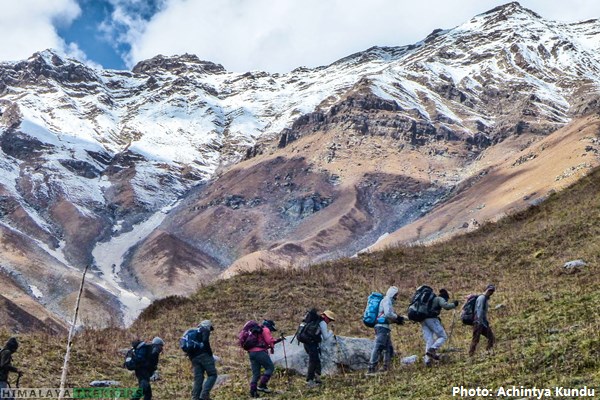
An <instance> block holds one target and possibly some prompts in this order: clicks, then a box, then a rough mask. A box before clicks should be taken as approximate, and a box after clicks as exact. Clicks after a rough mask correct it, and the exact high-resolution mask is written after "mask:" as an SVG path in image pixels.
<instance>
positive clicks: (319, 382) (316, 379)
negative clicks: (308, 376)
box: [315, 374, 323, 385]
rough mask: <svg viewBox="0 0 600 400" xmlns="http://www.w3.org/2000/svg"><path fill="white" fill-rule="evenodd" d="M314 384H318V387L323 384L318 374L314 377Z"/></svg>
mask: <svg viewBox="0 0 600 400" xmlns="http://www.w3.org/2000/svg"><path fill="white" fill-rule="evenodd" d="M315 383H318V384H319V385H320V384H321V383H323V381H322V380H321V375H318V374H317V375H315Z"/></svg>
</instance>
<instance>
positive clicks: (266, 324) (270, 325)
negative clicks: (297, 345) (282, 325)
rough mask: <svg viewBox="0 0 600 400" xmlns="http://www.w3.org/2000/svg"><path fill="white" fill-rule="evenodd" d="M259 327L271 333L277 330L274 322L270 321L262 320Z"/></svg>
mask: <svg viewBox="0 0 600 400" xmlns="http://www.w3.org/2000/svg"><path fill="white" fill-rule="evenodd" d="M261 325H262V326H264V327H266V328H269V330H270V331H271V332H277V329H276V328H275V321H273V320H271V319H264V320H263V322H262V324H261Z"/></svg>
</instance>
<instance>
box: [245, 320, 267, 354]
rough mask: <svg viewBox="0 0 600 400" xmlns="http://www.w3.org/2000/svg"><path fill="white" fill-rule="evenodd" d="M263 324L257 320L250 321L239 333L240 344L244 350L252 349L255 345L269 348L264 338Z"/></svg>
mask: <svg viewBox="0 0 600 400" xmlns="http://www.w3.org/2000/svg"><path fill="white" fill-rule="evenodd" d="M262 330H263V328H262V326H261V325H260V324H259V323H258V322H256V321H252V320H251V321H248V322H246V323H245V324H244V327H243V328H242V330H241V331H240V333H239V334H238V345H239V346H240V347H241V348H242V349H244V350H250V349H252V348H254V347H264V348H265V349H266V348H267V344H266V343H265V340H264V339H263V335H262Z"/></svg>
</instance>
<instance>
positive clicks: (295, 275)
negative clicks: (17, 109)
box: [0, 171, 600, 400]
mask: <svg viewBox="0 0 600 400" xmlns="http://www.w3.org/2000/svg"><path fill="white" fill-rule="evenodd" d="M577 258H582V259H584V260H585V261H586V262H587V263H588V266H587V267H585V268H584V269H583V270H582V271H581V272H579V273H574V274H565V273H563V272H562V271H561V266H562V265H563V263H564V262H566V261H569V260H572V259H577ZM599 261H600V171H595V172H594V173H593V174H591V175H590V176H588V177H586V178H584V179H582V180H581V181H580V182H578V183H577V184H576V185H575V186H573V187H572V188H569V189H568V190H566V191H564V192H561V193H559V194H555V195H553V196H551V198H550V199H549V200H548V201H546V202H545V203H543V204H541V205H540V206H536V207H533V208H531V209H529V210H527V211H525V212H522V213H520V214H517V215H514V216H511V217H507V218H505V219H504V220H502V221H500V222H498V223H494V224H489V225H486V226H484V227H482V228H481V229H480V230H478V231H477V232H474V233H472V234H469V235H466V236H463V237H459V238H456V239H454V240H452V241H450V242H447V243H443V244H438V245H435V246H431V247H414V248H402V249H390V250H386V251H383V252H380V253H376V254H371V255H366V256H361V257H358V258H354V259H343V260H338V261H335V262H330V263H325V264H321V265H317V266H314V267H312V268H310V269H308V270H303V271H284V270H276V271H261V272H255V273H250V274H244V275H240V276H237V277H235V278H233V279H230V280H227V281H222V282H217V283H215V284H214V285H210V286H206V287H203V288H201V289H200V290H199V291H198V292H197V293H196V294H195V295H194V296H192V297H191V298H189V299H184V298H178V297H171V298H167V299H165V300H163V301H159V302H156V303H154V304H153V305H152V306H150V307H149V308H148V309H147V310H146V311H145V312H144V313H143V314H142V316H141V317H140V318H139V320H138V321H137V322H136V323H135V324H134V326H133V327H132V328H131V329H129V330H118V329H109V330H104V331H87V332H84V333H82V334H80V335H78V336H77V338H76V341H75V353H74V356H73V359H72V365H73V368H72V371H71V374H70V385H71V386H87V385H88V383H89V382H90V381H91V380H93V379H101V378H110V379H117V380H121V381H122V382H123V383H124V384H125V385H128V386H133V385H134V379H133V378H132V376H131V374H130V373H128V372H127V371H125V370H123V369H122V368H120V364H121V363H122V356H121V355H120V354H119V353H118V350H119V349H120V348H124V347H127V345H128V343H129V342H130V341H131V339H133V338H134V337H136V336H140V337H143V338H147V339H151V338H152V337H153V336H154V335H160V336H161V337H163V338H164V339H165V340H166V342H167V347H166V349H165V354H164V355H163V357H162V361H161V366H160V370H161V373H162V376H163V380H162V381H160V382H157V383H156V384H155V385H154V389H155V397H156V398H157V399H185V398H189V391H190V389H191V382H192V375H191V370H190V366H189V362H188V361H187V359H186V358H185V357H183V355H182V353H181V351H180V350H179V349H178V348H177V339H178V337H179V336H180V335H181V333H182V332H183V331H184V330H185V329H186V328H188V327H190V326H194V325H195V324H197V323H198V322H199V321H200V320H202V319H207V318H208V319H211V320H213V321H214V324H215V328H216V329H215V331H214V333H213V348H214V349H215V353H216V354H217V355H219V356H220V357H222V359H223V361H222V364H220V365H219V366H218V369H219V371H220V373H222V374H229V375H230V380H229V381H228V383H227V384H225V385H224V386H221V387H219V388H218V389H215V391H214V392H213V397H214V398H215V399H239V398H244V397H245V396H246V394H247V379H248V376H249V368H248V362H247V358H246V356H245V354H244V353H243V352H241V351H240V350H239V349H238V348H236V347H235V345H234V341H235V335H236V334H237V331H238V330H239V329H240V327H241V325H242V324H243V323H244V322H245V321H246V320H248V319H250V318H254V319H260V318H263V317H268V318H271V319H274V320H275V321H277V323H278V326H279V327H280V330H281V329H283V330H284V331H286V332H288V333H291V332H292V331H293V330H294V329H295V326H296V324H297V322H298V321H299V320H300V319H301V318H302V315H303V313H304V312H305V310H306V309H307V308H308V307H310V306H317V307H319V308H321V309H324V308H330V309H332V310H334V311H335V312H336V313H337V314H338V316H339V317H338V321H337V324H336V327H335V330H336V333H339V334H342V335H352V336H365V337H372V336H373V334H372V330H369V329H367V328H364V327H363V326H362V323H361V322H360V318H361V315H362V311H363V308H364V304H365V301H366V297H367V295H368V294H369V293H370V292H371V291H372V290H380V291H385V290H386V289H387V287H388V286H389V285H391V284H395V285H397V286H398V287H399V288H400V299H399V302H398V304H397V309H399V310H400V311H405V309H406V306H407V303H408V298H409V297H410V296H411V294H412V292H413V291H414V288H415V287H417V286H418V285H420V284H423V283H427V284H430V285H432V286H434V287H436V288H439V287H446V288H448V290H449V291H450V293H451V295H452V297H453V298H454V297H456V298H458V299H460V300H461V301H462V300H464V296H465V295H467V294H469V293H472V292H474V291H481V290H482V289H483V287H485V285H486V284H487V283H489V282H494V283H496V284H497V286H498V290H497V292H496V294H495V295H494V297H492V300H491V306H490V309H491V311H490V314H491V316H490V320H491V323H492V325H493V327H494V328H495V332H496V336H497V340H498V342H497V347H496V350H495V352H494V353H493V354H491V355H486V354H485V353H484V351H483V348H484V345H485V339H484V338H482V342H481V343H480V349H479V352H478V355H477V356H476V357H475V358H473V359H469V358H468V357H467V355H466V349H467V348H468V345H469V342H470V330H469V329H468V328H467V327H463V326H462V325H461V324H460V323H459V322H458V315H457V323H456V324H455V326H454V331H453V335H452V339H451V343H450V347H453V348H458V349H460V350H462V351H457V352H451V353H449V356H450V360H449V361H448V362H446V363H444V364H440V365H437V366H435V367H433V368H425V367H423V366H422V365H420V364H418V365H414V366H410V367H406V366H401V365H400V364H399V363H398V360H397V359H396V360H395V364H394V367H393V371H392V372H390V373H389V374H387V375H385V376H380V377H377V378H370V379H367V378H365V377H364V374H363V373H349V374H346V375H340V376H336V377H331V378H328V379H327V380H326V382H325V384H324V385H323V387H322V388H318V389H311V390H307V389H306V388H305V386H304V382H303V379H302V377H292V379H291V382H290V384H289V386H288V385H287V383H286V379H285V377H284V376H282V375H281V374H280V373H278V375H277V376H275V377H274V379H273V381H272V387H273V388H274V389H278V390H284V391H285V394H282V395H271V396H270V397H272V398H279V399H299V398H303V399H304V398H306V399H333V400H335V399H340V400H341V399H344V400H345V399H397V398H414V399H433V398H442V399H444V398H452V387H453V386H461V385H462V386H465V387H469V388H475V387H477V386H481V387H486V388H498V387H500V386H505V387H507V386H512V385H515V386H517V387H518V386H521V385H523V386H525V387H533V386H536V387H538V388H553V387H554V386H557V385H558V386H566V387H582V386H585V385H587V386H588V387H595V388H596V391H597V392H598V390H600V388H599V387H600V334H599V332H600V316H598V311H597V310H598V304H600V290H599V288H600V277H599V270H598V263H599ZM499 305H501V306H500V307H499V308H498V309H495V307H496V306H499ZM457 314H458V312H457ZM451 320H452V312H444V313H443V322H444V325H445V326H446V329H447V330H448V331H449V330H450V326H451ZM6 337H7V334H6V333H2V334H0V339H2V340H4V339H5V338H6ZM63 340H64V339H62V338H58V337H55V336H43V335H30V336H27V335H23V336H21V341H22V348H21V351H20V352H19V353H18V354H17V355H16V356H15V360H16V363H17V364H18V365H22V366H24V368H25V369H28V370H29V371H30V374H29V375H27V376H25V377H24V378H23V380H22V386H29V387H32V386H36V387H50V386H57V385H58V381H59V377H60V366H61V363H62V360H61V356H62V355H61V346H62V341H63ZM393 340H394V345H395V348H396V350H397V352H398V353H399V355H400V356H406V355H412V354H419V355H421V354H422V352H423V344H422V339H421V332H420V327H419V326H418V325H414V324H408V325H406V326H402V327H394V328H393ZM34 374H35V375H34Z"/></svg>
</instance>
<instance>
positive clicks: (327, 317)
mask: <svg viewBox="0 0 600 400" xmlns="http://www.w3.org/2000/svg"><path fill="white" fill-rule="evenodd" d="M321 317H322V318H323V321H325V322H326V323H330V322H333V321H335V318H336V315H335V313H334V312H333V311H331V310H325V311H323V313H322V314H321Z"/></svg>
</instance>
